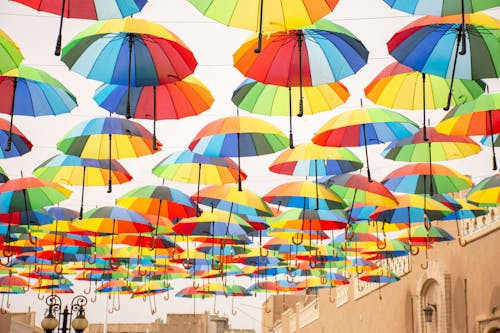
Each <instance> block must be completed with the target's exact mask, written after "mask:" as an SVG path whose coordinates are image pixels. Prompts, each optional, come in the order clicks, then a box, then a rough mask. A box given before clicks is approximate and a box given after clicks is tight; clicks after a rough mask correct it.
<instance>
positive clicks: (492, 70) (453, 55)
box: [387, 13, 500, 110]
mask: <svg viewBox="0 0 500 333" xmlns="http://www.w3.org/2000/svg"><path fill="white" fill-rule="evenodd" d="M499 34H500V23H499V22H498V20H496V19H495V18H493V17H491V16H488V15H487V14H483V13H474V14H462V15H449V16H445V17H436V16H425V17H422V18H420V19H417V20H416V21H414V22H412V23H410V24H408V25H407V26H405V27H403V28H402V29H401V30H399V31H398V32H396V33H395V34H394V36H393V37H392V38H391V39H390V40H389V41H388V42H387V46H388V50H389V53H390V54H391V55H392V56H393V57H394V58H395V59H396V60H397V61H399V62H400V63H402V64H404V65H406V66H409V67H411V68H413V69H414V70H417V71H419V72H423V73H427V74H434V75H438V76H441V77H450V78H451V83H450V92H449V93H448V103H447V105H446V106H445V110H447V109H448V108H449V107H450V100H451V92H452V89H453V81H454V79H455V77H457V78H459V79H469V80H470V79H482V78H497V77H499V76H500V73H499V71H500V59H498V57H497V56H496V55H497V54H498V53H500V45H499V43H498V38H499ZM479 50H480V51H479Z"/></svg>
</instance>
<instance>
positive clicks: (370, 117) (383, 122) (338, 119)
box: [312, 108, 418, 181]
mask: <svg viewBox="0 0 500 333" xmlns="http://www.w3.org/2000/svg"><path fill="white" fill-rule="evenodd" d="M417 130H418V126H417V124H415V123H414V122H413V121H412V120H410V119H408V118H406V117H405V116H403V115H401V114H400V113H397V112H395V111H391V110H388V109H382V108H367V109H365V108H361V109H354V110H350V111H346V112H342V113H341V114H339V115H336V116H334V117H333V118H331V119H330V120H328V121H327V122H326V123H325V124H324V125H323V126H322V127H321V128H320V129H319V130H318V131H317V132H316V135H314V137H313V138H312V141H313V142H314V143H316V144H318V145H322V146H332V147H359V146H364V147H365V155H366V167H367V175H368V180H369V181H371V180H372V178H371V173H370V165H369V163H368V147H367V146H368V145H373V144H379V143H384V142H389V141H394V140H399V139H402V138H404V137H407V136H410V135H412V134H413V133H415V132H416V131H417Z"/></svg>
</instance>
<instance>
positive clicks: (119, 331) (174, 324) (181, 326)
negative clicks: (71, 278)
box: [86, 312, 255, 333]
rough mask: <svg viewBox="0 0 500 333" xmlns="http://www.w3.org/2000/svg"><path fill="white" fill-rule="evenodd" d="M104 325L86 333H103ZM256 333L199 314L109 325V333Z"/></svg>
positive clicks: (219, 317)
mask: <svg viewBox="0 0 500 333" xmlns="http://www.w3.org/2000/svg"><path fill="white" fill-rule="evenodd" d="M103 332H104V324H90V325H89V328H88V329H87V331H86V333H103ZM164 332H168V333H255V331H254V330H246V329H243V330H242V329H237V330H235V329H231V328H230V327H229V320H228V318H227V317H221V316H217V315H210V314H209V313H208V312H204V313H199V314H177V313H170V314H167V318H166V321H165V322H163V321H162V320H161V319H157V320H156V321H154V322H153V323H150V324H147V323H121V324H117V323H113V324H107V333H164Z"/></svg>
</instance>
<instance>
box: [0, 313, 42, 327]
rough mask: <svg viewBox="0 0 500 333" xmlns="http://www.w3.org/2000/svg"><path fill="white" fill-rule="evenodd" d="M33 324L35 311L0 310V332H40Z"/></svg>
mask: <svg viewBox="0 0 500 333" xmlns="http://www.w3.org/2000/svg"><path fill="white" fill-rule="evenodd" d="M41 332H42V329H41V328H38V327H36V326H35V312H16V313H11V312H6V311H4V310H2V312H0V333H41Z"/></svg>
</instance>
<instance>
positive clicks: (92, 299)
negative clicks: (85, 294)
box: [90, 293, 97, 303]
mask: <svg viewBox="0 0 500 333" xmlns="http://www.w3.org/2000/svg"><path fill="white" fill-rule="evenodd" d="M96 301H97V294H96V293H94V295H93V296H92V297H90V302H91V303H95V302H96Z"/></svg>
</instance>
